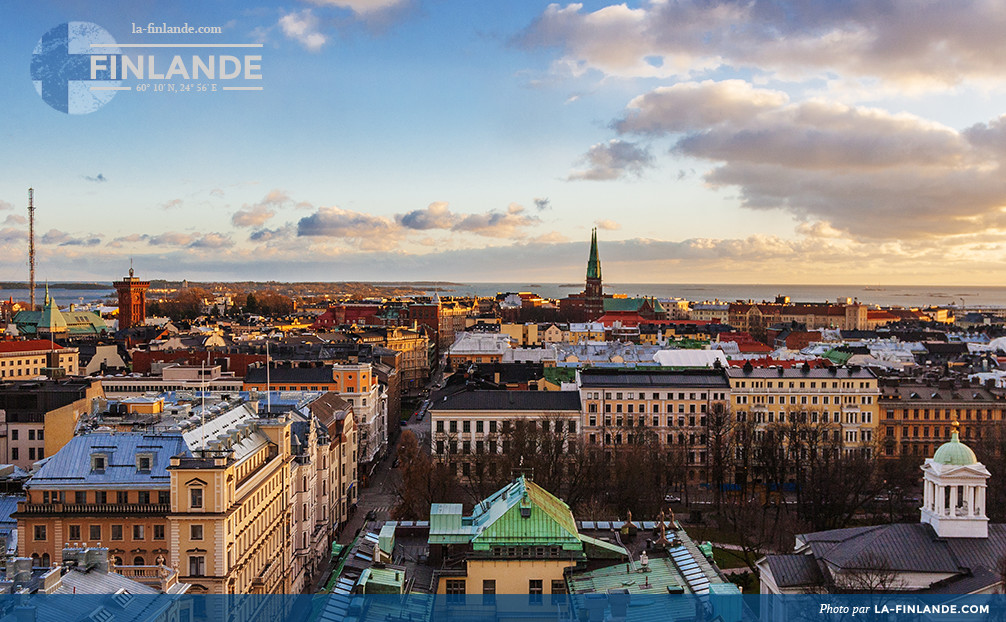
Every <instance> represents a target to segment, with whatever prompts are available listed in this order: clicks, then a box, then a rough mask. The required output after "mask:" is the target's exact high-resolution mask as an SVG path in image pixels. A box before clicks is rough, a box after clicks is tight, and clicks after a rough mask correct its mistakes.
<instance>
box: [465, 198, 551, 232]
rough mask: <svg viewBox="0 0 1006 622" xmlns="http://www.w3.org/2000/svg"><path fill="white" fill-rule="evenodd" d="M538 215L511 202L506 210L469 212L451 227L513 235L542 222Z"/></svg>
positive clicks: (468, 230)
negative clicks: (533, 214)
mask: <svg viewBox="0 0 1006 622" xmlns="http://www.w3.org/2000/svg"><path fill="white" fill-rule="evenodd" d="M540 222H541V220H540V219H539V218H537V217H536V216H531V215H529V214H527V213H525V210H524V208H523V207H522V206H520V205H518V204H516V203H511V204H510V205H509V206H508V207H507V210H506V212H495V211H492V212H485V213H483V214H468V215H466V216H464V217H463V218H461V219H460V220H459V221H458V222H457V223H455V224H454V226H453V227H451V230H452V231H467V232H469V233H475V234H477V235H482V236H486V237H493V238H505V237H513V236H514V235H516V234H517V233H518V231H519V230H520V229H524V228H526V227H530V226H533V225H536V224H538V223H540Z"/></svg>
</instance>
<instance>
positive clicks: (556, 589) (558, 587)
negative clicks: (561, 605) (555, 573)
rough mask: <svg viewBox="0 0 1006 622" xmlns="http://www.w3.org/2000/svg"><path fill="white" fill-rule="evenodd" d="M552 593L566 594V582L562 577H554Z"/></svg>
mask: <svg viewBox="0 0 1006 622" xmlns="http://www.w3.org/2000/svg"><path fill="white" fill-rule="evenodd" d="M552 593H553V594H565V593H566V582H565V581H563V580H562V579H552ZM553 600H554V599H553Z"/></svg>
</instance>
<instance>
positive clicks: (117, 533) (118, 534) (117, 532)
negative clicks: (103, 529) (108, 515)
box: [112, 525, 122, 540]
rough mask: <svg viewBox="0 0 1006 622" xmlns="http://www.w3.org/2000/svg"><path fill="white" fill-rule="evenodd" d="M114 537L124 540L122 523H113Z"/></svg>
mask: <svg viewBox="0 0 1006 622" xmlns="http://www.w3.org/2000/svg"><path fill="white" fill-rule="evenodd" d="M112 539H113V540H122V525H112Z"/></svg>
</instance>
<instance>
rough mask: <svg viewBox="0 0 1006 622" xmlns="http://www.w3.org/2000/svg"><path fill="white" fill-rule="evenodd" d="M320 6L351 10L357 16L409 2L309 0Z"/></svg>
mask: <svg viewBox="0 0 1006 622" xmlns="http://www.w3.org/2000/svg"><path fill="white" fill-rule="evenodd" d="M308 1H309V2H310V3H311V4H316V5H319V6H334V7H339V8H340V9H349V10H350V11H352V12H353V13H355V14H357V15H367V14H369V13H376V12H380V11H387V10H389V9H395V8H399V7H402V6H404V5H406V4H408V2H409V0H308Z"/></svg>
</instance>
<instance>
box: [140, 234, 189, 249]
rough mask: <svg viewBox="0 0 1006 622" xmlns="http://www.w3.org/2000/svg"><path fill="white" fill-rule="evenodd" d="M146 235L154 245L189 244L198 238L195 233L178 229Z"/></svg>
mask: <svg viewBox="0 0 1006 622" xmlns="http://www.w3.org/2000/svg"><path fill="white" fill-rule="evenodd" d="M144 237H145V239H146V240H147V241H148V242H149V243H150V244H151V245H153V246H188V245H189V244H191V243H192V242H193V241H195V240H196V236H195V235H193V234H191V233H180V232H178V231H166V232H164V233H159V234H157V235H151V236H144Z"/></svg>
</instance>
